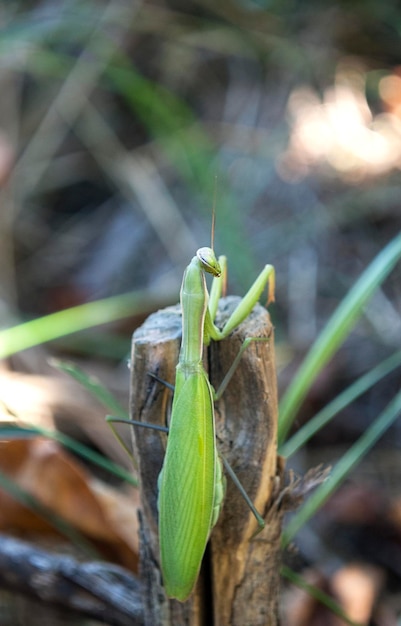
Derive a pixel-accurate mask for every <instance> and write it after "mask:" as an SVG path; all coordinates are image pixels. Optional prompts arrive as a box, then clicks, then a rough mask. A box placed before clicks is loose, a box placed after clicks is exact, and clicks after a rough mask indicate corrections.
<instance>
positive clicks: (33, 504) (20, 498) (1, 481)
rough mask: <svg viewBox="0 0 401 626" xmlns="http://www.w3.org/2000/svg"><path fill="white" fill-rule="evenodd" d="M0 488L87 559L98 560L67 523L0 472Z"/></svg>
mask: <svg viewBox="0 0 401 626" xmlns="http://www.w3.org/2000/svg"><path fill="white" fill-rule="evenodd" d="M0 488H1V489H4V491H6V492H7V493H8V494H9V495H10V496H11V497H12V498H13V499H14V500H16V501H17V502H19V503H20V504H22V505H23V506H25V507H27V508H28V509H29V510H30V511H33V512H34V513H36V515H38V516H39V517H41V518H42V519H44V520H45V521H46V522H47V523H48V524H51V525H52V526H53V527H54V528H56V529H57V530H58V531H59V532H60V533H61V534H62V535H64V536H65V537H67V538H68V539H69V540H70V541H71V542H72V543H74V544H75V545H77V546H78V547H79V548H81V550H83V551H84V552H85V553H86V554H87V555H88V556H89V557H91V558H92V559H93V558H94V559H99V558H100V556H99V553H98V551H97V550H96V548H95V547H94V546H93V545H92V544H91V543H90V542H89V541H88V540H87V539H86V538H85V537H84V536H83V535H82V534H81V533H80V532H79V531H77V530H76V529H75V528H74V527H73V526H72V525H71V524H70V523H69V522H67V521H66V520H65V519H63V518H62V517H60V515H57V513H54V511H52V510H51V509H49V508H48V507H47V506H45V505H44V504H42V503H41V502H40V501H39V500H38V499H37V498H35V497H34V496H33V495H32V494H30V493H29V492H28V491H25V489H22V488H21V487H20V486H19V485H17V484H16V483H15V482H14V481H13V480H12V479H11V478H9V477H8V476H7V475H6V474H3V472H0Z"/></svg>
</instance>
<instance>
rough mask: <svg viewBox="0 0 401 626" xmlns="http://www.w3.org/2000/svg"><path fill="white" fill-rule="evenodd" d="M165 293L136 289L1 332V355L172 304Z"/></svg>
mask: <svg viewBox="0 0 401 626" xmlns="http://www.w3.org/2000/svg"><path fill="white" fill-rule="evenodd" d="M172 302H173V301H172V300H171V299H170V298H169V297H168V296H167V294H160V293H159V294H157V295H156V294H152V293H151V292H150V291H149V290H147V289H144V290H138V291H134V292H132V293H126V294H122V295H119V296H112V297H110V298H104V299H102V300H97V301H96V302H87V303H85V304H80V305H78V306H75V307H71V308H70V309H64V310H63V311H57V313H51V314H50V315H45V316H43V317H39V318H37V319H34V320H31V321H29V322H24V323H22V324H18V325H17V326H13V327H12V328H7V329H6V330H1V331H0V358H5V357H8V356H10V355H11V354H14V353H15V352H19V351H20V350H26V349H27V348H32V347H33V346H38V345H40V344H42V343H46V342H47V341H51V340H52V339H57V338H58V337H64V336H65V335H70V334H72V333H76V332H78V331H80V330H85V329H87V328H92V327H94V326H99V325H100V324H108V323H109V322H114V321H116V320H120V319H123V318H125V317H131V316H132V315H138V314H140V313H147V312H148V311H149V310H155V309H158V308H160V307H162V306H166V305H167V304H172Z"/></svg>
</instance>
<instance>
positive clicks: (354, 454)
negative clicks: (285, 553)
mask: <svg viewBox="0 0 401 626" xmlns="http://www.w3.org/2000/svg"><path fill="white" fill-rule="evenodd" d="M400 412H401V391H400V392H398V393H397V395H396V396H395V397H394V398H393V399H392V400H391V402H390V403H389V404H388V405H387V407H386V408H385V409H384V411H382V413H381V414H380V415H379V417H377V418H376V419H375V421H374V422H373V424H371V425H370V426H369V428H368V429H367V430H366V431H365V432H364V434H363V435H362V436H361V437H360V438H359V439H358V441H357V442H356V443H354V445H353V446H351V448H350V449H349V450H348V451H347V452H346V453H345V454H344V455H343V456H342V457H341V459H340V460H339V461H338V463H337V464H336V465H335V467H334V469H333V471H332V472H331V474H330V476H329V477H328V478H327V480H326V481H325V482H324V483H322V484H321V485H320V487H318V488H317V489H316V491H315V492H314V493H313V494H312V495H311V496H310V497H309V498H308V500H307V501H306V502H305V504H304V505H303V506H302V507H301V509H300V510H299V511H298V512H297V513H296V514H295V515H294V517H293V518H292V519H291V521H290V522H289V524H288V525H287V527H286V529H285V531H284V533H283V538H282V544H283V546H286V545H288V543H289V542H290V541H291V540H292V539H293V538H294V536H295V535H296V533H297V532H298V531H299V530H300V528H301V527H302V526H303V525H304V524H305V523H306V522H307V521H308V520H309V519H310V518H311V517H312V516H313V515H314V514H315V513H316V511H318V509H320V508H321V507H322V506H323V504H324V503H325V502H326V501H327V500H328V498H329V497H330V496H331V495H332V493H334V491H335V490H336V489H337V488H338V487H339V486H340V485H341V483H342V482H343V481H344V479H345V478H346V476H347V475H348V474H349V473H350V471H351V470H352V469H353V468H354V467H355V465H357V464H358V463H359V461H360V460H361V459H362V458H363V457H364V456H365V455H366V453H367V452H368V450H370V448H371V447H372V446H373V445H374V444H375V443H376V441H377V440H378V439H379V438H380V437H381V436H382V435H383V433H384V432H385V431H386V430H387V429H388V428H389V427H390V426H391V424H392V423H393V422H394V421H395V420H396V419H397V417H398V416H399V414H400Z"/></svg>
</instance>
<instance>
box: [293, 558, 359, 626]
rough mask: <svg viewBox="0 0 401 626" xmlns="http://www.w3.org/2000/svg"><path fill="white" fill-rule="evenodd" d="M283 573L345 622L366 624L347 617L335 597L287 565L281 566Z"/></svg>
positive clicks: (352, 625) (349, 624)
mask: <svg viewBox="0 0 401 626" xmlns="http://www.w3.org/2000/svg"><path fill="white" fill-rule="evenodd" d="M281 574H282V575H283V576H284V578H286V579H287V580H289V581H290V582H292V583H293V584H294V585H296V586H297V587H299V588H300V589H304V591H306V592H307V593H308V594H309V595H310V596H312V598H315V600H318V602H320V603H321V604H323V605H324V606H326V607H327V608H328V609H329V610H330V611H331V612H332V613H334V614H335V615H337V616H338V617H340V618H341V619H342V620H343V621H344V623H345V624H348V626H365V625H364V624H360V623H359V622H354V621H352V620H351V619H350V618H349V617H347V615H346V614H345V613H344V611H343V609H342V608H341V606H340V605H339V604H338V603H337V602H336V601H335V600H333V598H331V597H330V596H329V595H327V593H325V592H324V591H322V590H321V589H318V588H317V587H315V586H314V585H310V584H309V583H307V582H306V580H305V579H304V578H303V577H302V576H300V575H299V574H297V573H296V572H294V571H293V570H292V569H290V568H289V567H287V566H286V565H284V566H283V567H282V568H281Z"/></svg>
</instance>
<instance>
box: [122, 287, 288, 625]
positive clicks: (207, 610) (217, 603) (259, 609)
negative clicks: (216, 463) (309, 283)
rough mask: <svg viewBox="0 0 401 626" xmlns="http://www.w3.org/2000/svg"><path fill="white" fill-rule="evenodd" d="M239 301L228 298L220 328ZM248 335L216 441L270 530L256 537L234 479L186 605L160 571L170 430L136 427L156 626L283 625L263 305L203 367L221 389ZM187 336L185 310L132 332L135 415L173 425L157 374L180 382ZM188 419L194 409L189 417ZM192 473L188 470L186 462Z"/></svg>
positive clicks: (271, 386) (145, 569)
mask: <svg viewBox="0 0 401 626" xmlns="http://www.w3.org/2000/svg"><path fill="white" fill-rule="evenodd" d="M237 302H238V298H232V297H230V298H223V299H222V300H221V303H220V306H219V312H218V318H217V324H218V325H219V326H221V325H222V324H223V323H224V320H225V319H227V317H228V316H229V314H230V312H231V311H232V310H233V308H234V307H235V305H236V303H237ZM246 337H266V338H268V340H267V341H263V342H252V343H251V344H250V346H249V347H248V348H247V349H246V351H245V352H244V355H243V357H242V359H241V362H240V364H239V366H238V368H237V370H236V372H235V374H234V376H233V378H232V380H231V381H230V383H229V385H228V387H227V389H226V391H225V393H224V395H223V397H222V399H221V400H220V401H219V402H218V404H217V406H216V430H217V440H218V448H219V450H220V451H221V453H222V454H223V455H224V456H225V458H226V459H227V460H228V462H229V463H230V465H231V466H232V468H233V469H234V470H235V472H236V474H237V476H238V478H239V479H240V481H241V483H242V484H243V486H244V488H245V489H246V491H247V493H248V495H249V496H250V498H251V500H252V501H253V502H254V503H255V505H256V507H257V509H258V511H259V512H260V513H261V514H262V515H263V517H264V518H265V520H266V528H265V529H264V530H263V531H262V532H261V533H259V534H258V535H256V536H254V534H255V532H256V530H257V523H256V520H255V518H254V516H253V515H252V513H251V512H250V510H249V508H248V506H247V504H246V503H245V501H244V500H243V498H242V496H241V494H240V493H239V491H238V489H237V488H236V486H235V485H234V484H233V483H232V481H231V479H230V478H229V477H228V478H227V493H226V497H225V501H224V507H223V510H222V513H221V516H220V519H219V521H218V523H217V525H216V527H215V528H214V529H213V531H212V534H211V538H210V541H209V546H208V549H207V551H206V554H205V557H204V562H203V564H202V570H201V575H200V577H199V581H198V584H197V586H196V588H195V591H194V593H193V594H192V596H191V597H190V598H189V600H188V601H187V602H185V603H180V602H177V601H175V600H169V599H168V598H166V596H165V594H164V590H163V586H162V577H161V573H160V568H159V548H158V533H157V477H158V474H159V472H160V469H161V466H162V462H163V456H164V450H165V446H166V441H167V436H166V435H165V434H164V433H160V432H157V431H154V430H149V429H146V428H139V427H136V428H134V449H135V454H136V457H137V459H138V460H139V474H140V481H141V497H142V503H143V509H142V510H143V513H142V516H141V517H142V519H141V555H140V559H141V575H142V579H143V582H144V584H145V588H146V592H145V597H144V603H145V614H146V624H147V625H149V626H150V625H151V626H158V625H161V624H163V625H169V626H180V625H181V624H182V625H184V624H186V625H188V626H201V625H202V626H203V625H205V624H207V625H208V626H210V625H213V626H237V625H238V626H244V625H247V626H276V625H277V624H278V623H279V617H278V600H279V577H280V535H281V521H282V513H281V511H280V506H279V504H278V502H279V497H278V494H279V493H280V490H281V479H282V471H281V467H280V466H279V465H278V464H277V389H276V373H275V361H274V342H273V327H272V324H271V322H270V318H269V315H268V313H267V311H266V310H265V309H264V308H263V307H261V306H260V305H257V306H256V307H255V308H254V310H253V312H252V314H251V315H250V316H249V318H248V319H247V320H246V321H245V322H244V323H243V324H242V325H241V326H240V327H239V328H238V329H237V330H235V331H234V332H233V333H232V334H231V335H230V337H228V338H227V339H225V340H224V341H221V342H212V344H211V346H210V347H209V349H208V350H205V367H206V369H207V370H208V371H209V375H210V380H211V382H212V384H213V385H214V387H215V388H217V387H218V386H219V384H220V382H221V380H222V379H223V377H224V374H225V373H226V372H227V371H228V369H229V367H230V365H231V364H232V362H233V360H234V358H235V356H236V355H237V353H238V351H239V348H240V346H241V344H242V342H243V340H244V339H245V338H246ZM180 339H181V313H180V307H179V306H177V307H169V308H167V309H165V310H163V311H159V312H158V313H155V314H154V315H151V316H150V317H149V318H148V320H147V321H146V322H145V323H144V324H143V326H142V327H141V328H139V329H138V330H137V331H136V332H135V334H134V337H133V344H132V386H131V415H132V419H136V420H140V421H143V422H148V423H154V424H159V425H165V424H166V416H167V418H168V412H169V409H170V406H171V397H172V393H171V391H170V390H169V389H167V388H166V387H165V386H163V385H162V384H161V383H159V382H158V381H156V380H155V379H153V378H152V377H151V376H149V372H152V373H155V374H157V376H159V377H160V378H161V379H163V380H165V381H167V382H171V383H174V377H175V366H176V364H177V360H178V352H179V346H180ZM188 419H190V415H189V416H188ZM183 471H185V468H183Z"/></svg>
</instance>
